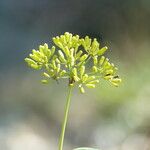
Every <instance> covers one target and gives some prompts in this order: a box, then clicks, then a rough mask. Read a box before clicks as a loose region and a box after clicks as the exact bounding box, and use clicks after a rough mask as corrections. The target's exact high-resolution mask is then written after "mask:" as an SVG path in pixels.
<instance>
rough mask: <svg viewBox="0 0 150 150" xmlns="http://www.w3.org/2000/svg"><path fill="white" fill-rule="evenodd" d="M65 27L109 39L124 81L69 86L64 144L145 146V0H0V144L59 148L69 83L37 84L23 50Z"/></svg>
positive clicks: (134, 149)
mask: <svg viewBox="0 0 150 150" xmlns="http://www.w3.org/2000/svg"><path fill="white" fill-rule="evenodd" d="M65 31H69V32H71V33H74V34H79V35H81V36H82V37H83V36H85V35H89V36H90V37H92V38H93V37H96V38H97V39H98V40H100V41H101V45H102V46H104V45H107V46H108V47H109V51H108V52H107V56H108V57H109V58H110V60H111V61H112V62H114V63H115V64H116V65H117V66H118V68H119V73H120V76H121V77H122V79H123V82H122V84H121V86H120V87H119V88H115V87H112V86H110V85H109V83H106V82H103V81H102V82H101V83H100V85H99V86H98V87H97V88H96V89H93V90H87V92H86V94H84V95H81V94H80V93H79V92H78V91H77V90H75V91H74V94H73V97H72V104H71V110H70V115H69V122H68V126H67V130H66V139H65V145H64V149H65V150H71V149H73V148H75V147H80V146H89V147H95V148H101V149H102V150H141V149H142V150H149V149H150V98H149V97H150V1H149V0H74V1H73V0H72V1H71V0H70V1H69V0H68V1H67V0H26V1H23V0H0V150H33V149H36V150H56V149H57V143H58V137H59V134H60V127H61V122H62V117H63V111H64V104H65V96H66V90H67V87H66V84H65V83H63V82H62V83H60V84H59V85H58V84H56V83H55V82H53V81H52V82H51V83H50V84H49V85H46V86H45V85H42V84H41V83H40V79H41V76H40V72H39V73H37V72H36V71H33V70H32V69H30V68H28V67H27V66H26V64H25V62H24V58H25V57H26V56H27V55H28V54H29V53H30V52H31V49H33V48H38V45H40V44H43V43H45V42H46V43H48V44H51V40H50V39H51V38H52V37H53V36H56V35H60V34H63V33H64V32H65Z"/></svg>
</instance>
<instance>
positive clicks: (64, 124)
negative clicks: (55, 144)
mask: <svg viewBox="0 0 150 150" xmlns="http://www.w3.org/2000/svg"><path fill="white" fill-rule="evenodd" d="M72 89H73V86H71V85H69V90H68V95H67V101H66V106H65V114H64V119H63V124H62V129H61V135H60V139H59V148H58V150H62V149H63V143H64V136H65V129H66V125H67V119H68V112H69V108H70V100H71V93H72Z"/></svg>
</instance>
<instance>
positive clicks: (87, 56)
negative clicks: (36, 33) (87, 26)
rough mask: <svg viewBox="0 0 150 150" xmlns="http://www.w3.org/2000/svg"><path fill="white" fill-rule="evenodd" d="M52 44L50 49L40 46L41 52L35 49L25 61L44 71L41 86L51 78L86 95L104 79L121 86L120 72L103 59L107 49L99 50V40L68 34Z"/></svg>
mask: <svg viewBox="0 0 150 150" xmlns="http://www.w3.org/2000/svg"><path fill="white" fill-rule="evenodd" d="M53 42H54V44H55V45H54V46H52V47H51V48H49V47H48V44H44V45H40V46H39V49H38V50H34V49H33V50H32V53H31V54H29V57H28V58H25V61H26V62H27V64H28V65H29V66H30V67H31V68H33V69H37V70H42V71H43V70H44V72H43V73H42V75H43V77H44V79H42V83H48V81H49V80H50V79H51V78H52V79H54V80H56V81H58V80H59V79H63V78H68V82H69V85H71V86H74V85H77V86H78V87H79V89H80V91H81V93H84V92H85V87H87V88H95V86H96V84H97V83H99V81H100V80H101V79H105V80H107V81H109V82H110V83H111V84H112V85H114V86H118V85H119V83H120V82H121V79H120V78H119V76H118V75H116V71H117V70H118V69H117V68H116V67H115V66H114V64H113V63H110V62H109V59H108V58H105V56H103V54H104V53H105V52H106V50H107V47H106V46H105V47H100V43H99V42H98V41H97V39H96V38H95V39H93V40H92V39H90V38H89V37H88V36H86V37H85V38H80V37H79V35H72V34H71V33H68V32H65V33H64V35H61V36H56V37H54V38H53ZM55 49H57V50H55ZM91 62H92V66H91ZM89 64H90V65H89ZM88 66H91V67H90V68H89V67H88Z"/></svg>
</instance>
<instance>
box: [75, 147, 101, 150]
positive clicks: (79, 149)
mask: <svg viewBox="0 0 150 150" xmlns="http://www.w3.org/2000/svg"><path fill="white" fill-rule="evenodd" d="M73 150H99V149H95V148H90V147H80V148H75V149H73Z"/></svg>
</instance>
